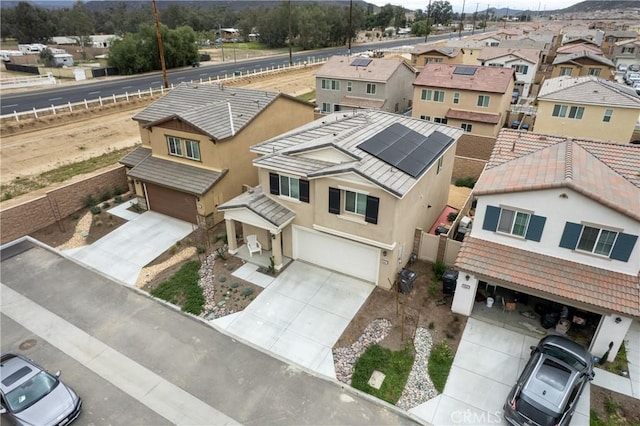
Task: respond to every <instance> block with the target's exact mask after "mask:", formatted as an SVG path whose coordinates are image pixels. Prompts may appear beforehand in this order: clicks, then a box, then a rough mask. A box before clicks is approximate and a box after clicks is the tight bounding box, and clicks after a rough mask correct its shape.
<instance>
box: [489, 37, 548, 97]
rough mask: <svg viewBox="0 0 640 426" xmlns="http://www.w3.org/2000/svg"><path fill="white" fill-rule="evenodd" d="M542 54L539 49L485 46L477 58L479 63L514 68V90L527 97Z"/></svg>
mask: <svg viewBox="0 0 640 426" xmlns="http://www.w3.org/2000/svg"><path fill="white" fill-rule="evenodd" d="M540 54H541V51H540V50H539V49H519V48H505V47H485V48H484V49H482V50H481V51H480V53H479V54H478V58H477V59H478V65H482V66H487V67H499V68H513V69H514V70H515V72H516V81H515V83H514V91H518V96H522V97H527V96H529V92H530V90H531V85H532V84H533V83H534V80H535V76H536V72H538V66H539V64H540Z"/></svg>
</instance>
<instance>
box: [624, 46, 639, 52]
mask: <svg viewBox="0 0 640 426" xmlns="http://www.w3.org/2000/svg"><path fill="white" fill-rule="evenodd" d="M635 50H636V49H635V47H623V48H622V53H633V52H635Z"/></svg>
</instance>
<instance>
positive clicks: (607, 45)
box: [602, 30, 638, 58]
mask: <svg viewBox="0 0 640 426" xmlns="http://www.w3.org/2000/svg"><path fill="white" fill-rule="evenodd" d="M633 40H638V33H637V32H635V31H622V30H612V31H606V32H605V35H604V41H603V42H602V51H603V52H605V53H606V54H607V56H609V57H610V58H611V57H612V55H613V51H614V49H615V47H616V44H618V43H620V42H623V41H633Z"/></svg>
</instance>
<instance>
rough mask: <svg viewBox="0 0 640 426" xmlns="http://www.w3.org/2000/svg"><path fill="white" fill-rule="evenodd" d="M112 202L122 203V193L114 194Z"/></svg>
mask: <svg viewBox="0 0 640 426" xmlns="http://www.w3.org/2000/svg"><path fill="white" fill-rule="evenodd" d="M113 202H114V203H116V204H120V203H122V195H116V196H115V197H113Z"/></svg>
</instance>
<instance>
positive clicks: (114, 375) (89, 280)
mask: <svg viewBox="0 0 640 426" xmlns="http://www.w3.org/2000/svg"><path fill="white" fill-rule="evenodd" d="M5 249H6V247H5V248H3V250H2V256H1V257H2V262H1V263H0V268H1V269H0V274H1V279H2V298H1V300H0V304H1V311H2V314H3V319H5V318H9V320H11V321H14V323H16V324H19V325H20V326H22V327H24V328H25V329H26V331H22V333H25V335H27V334H31V335H33V336H36V339H37V340H38V342H40V343H38V344H39V345H43V344H45V343H46V345H49V346H51V347H54V348H55V350H56V351H59V352H61V353H64V357H68V358H71V360H73V361H68V362H69V365H68V366H65V369H66V370H67V371H66V372H65V377H67V378H70V379H72V381H73V382H76V377H77V376H76V374H77V375H78V376H79V377H80V381H82V377H83V376H84V375H85V374H86V375H87V377H94V376H93V375H97V376H98V377H99V379H101V380H105V381H108V382H109V383H110V384H111V385H112V386H114V387H115V388H117V389H118V390H119V391H121V392H123V393H124V394H126V396H127V397H128V398H131V399H133V400H135V402H136V403H138V404H142V405H145V406H146V407H148V408H149V409H150V410H151V411H153V413H155V415H159V416H162V417H163V418H164V419H165V420H167V421H169V422H175V423H183V422H182V421H179V422H176V421H174V419H173V418H171V415H174V414H171V415H170V414H168V413H177V412H180V413H185V414H187V413H190V415H193V416H196V415H199V413H203V412H207V410H209V411H208V412H210V413H213V417H212V419H211V420H209V421H208V422H207V423H204V424H214V423H217V422H216V420H217V419H231V420H230V421H237V422H239V423H242V424H285V425H286V424H292V425H293V424H296V425H304V424H345V425H347V424H348V425H351V424H354V425H355V424H373V423H375V424H393V425H398V424H417V422H415V421H414V420H412V418H410V417H409V416H408V415H406V414H405V413H403V412H401V411H400V410H397V409H395V408H394V407H391V406H389V405H387V404H384V403H381V402H379V401H377V400H372V399H371V398H368V397H365V396H362V395H361V394H359V393H358V392H355V391H352V390H351V389H349V388H342V386H340V384H338V383H336V382H334V381H330V380H325V379H322V378H319V377H316V376H313V375H311V374H309V373H307V372H305V371H303V370H301V369H299V368H296V367H293V366H290V365H288V364H286V363H283V362H281V361H280V360H277V359H275V358H273V357H271V356H268V355H267V354H265V353H263V352H260V351H257V350H255V349H253V348H250V347H248V346H246V345H243V344H241V343H239V342H238V341H235V340H233V339H232V338H230V337H228V336H225V335H223V334H221V333H219V332H217V331H216V330H214V329H213V328H211V327H210V326H209V325H207V324H206V323H205V322H203V321H199V320H197V319H195V318H193V317H191V316H188V315H185V314H182V313H180V312H178V311H176V310H174V309H173V308H171V307H169V306H166V305H165V304H162V303H160V302H158V301H156V300H153V299H151V298H150V297H148V296H146V295H144V294H141V293H140V292H138V291H136V290H135V289H132V288H130V287H127V286H123V285H120V284H117V283H115V282H113V281H110V280H109V279H107V278H106V277H105V276H103V275H100V274H97V273H94V272H92V271H90V270H88V269H86V268H84V267H83V266H81V265H79V264H77V263H75V262H74V261H72V260H71V259H68V258H65V257H64V256H62V255H61V254H59V253H57V252H55V251H52V250H49V249H46V248H43V247H41V246H39V245H33V244H31V245H30V244H28V243H25V244H24V245H23V246H22V247H13V250H7V251H5ZM61 330H64V332H63V331H61ZM68 330H70V331H71V332H70V333H68V334H67V331H68ZM63 334H64V335H63ZM15 336H18V334H16V335H15ZM1 339H2V347H3V349H4V348H5V347H12V348H13V349H15V345H16V344H17V343H18V341H19V340H20V338H19V337H14V338H9V335H7V336H5V334H4V333H3V334H2V336H1ZM107 354H109V355H110V356H103V355H107ZM60 357H63V356H62V355H60ZM65 359H66V358H65ZM39 361H40V362H42V363H43V364H45V365H47V366H49V365H50V364H49V362H48V361H47V360H46V359H45V360H42V359H39ZM110 361H117V362H110ZM52 364H54V363H52ZM77 364H82V365H83V368H84V370H81V371H82V374H81V373H79V372H78V370H77V369H76V365H77ZM120 366H124V367H123V370H126V371H120V370H119V369H120ZM52 368H56V367H52ZM68 370H72V371H68ZM73 370H75V372H74V371H73ZM123 378H129V379H130V378H136V381H137V382H139V383H137V382H136V381H134V380H128V381H129V382H132V383H127V384H124V383H123ZM95 380H97V379H95ZM149 380H155V381H156V383H158V386H159V387H156V388H153V391H152V392H151V393H150V398H153V399H155V401H151V402H150V401H149V400H146V399H145V398H144V397H143V395H141V393H140V390H141V389H144V388H145V387H146V388H147V389H150V388H151V387H150V383H149ZM70 384H73V383H70ZM84 391H85V392H88V393H86V394H81V396H82V397H83V398H84V399H85V400H89V401H90V402H91V404H98V401H100V403H102V404H104V406H105V407H108V409H110V410H113V411H118V410H120V409H122V406H120V405H118V404H117V401H114V402H112V401H110V400H104V399H103V395H102V394H100V393H97V394H96V393H95V390H93V389H91V388H89V389H85V390H84ZM176 392H177V394H179V400H176V399H175V398H174V396H175V395H176ZM141 399H142V400H141ZM157 403H162V404H164V405H165V406H167V407H165V408H159V407H158V405H157ZM192 411H193V413H192ZM97 423H105V422H97ZM114 423H119V422H114ZM133 423H136V422H133Z"/></svg>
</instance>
